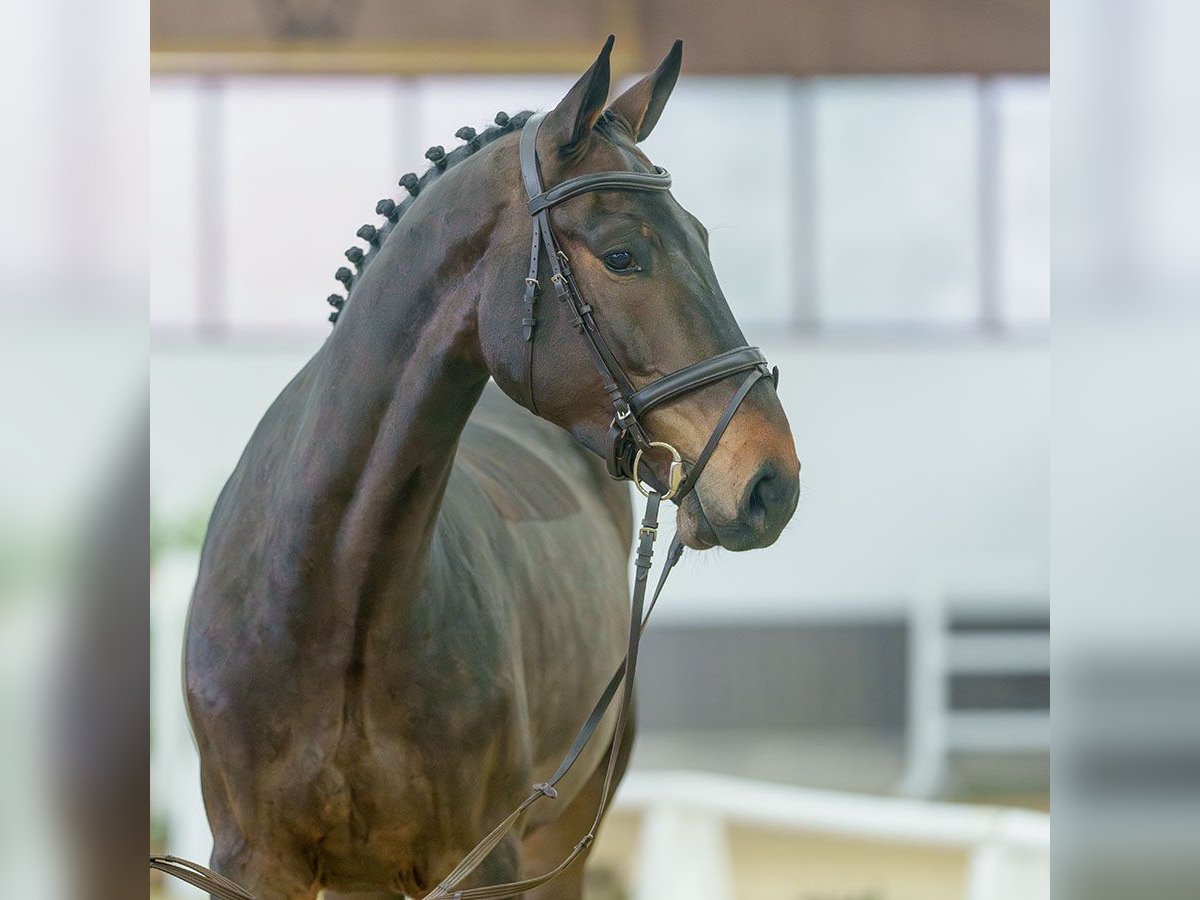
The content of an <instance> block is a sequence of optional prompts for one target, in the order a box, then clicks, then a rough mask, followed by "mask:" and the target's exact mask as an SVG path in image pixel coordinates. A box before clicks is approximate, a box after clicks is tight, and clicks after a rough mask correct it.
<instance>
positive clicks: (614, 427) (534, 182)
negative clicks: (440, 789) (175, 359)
mask: <svg viewBox="0 0 1200 900" xmlns="http://www.w3.org/2000/svg"><path fill="white" fill-rule="evenodd" d="M544 115H545V114H544V113H540V114H538V115H535V116H532V117H530V119H529V121H528V122H527V123H526V125H525V127H524V128H523V129H522V131H521V144H520V152H521V177H522V179H523V180H524V182H525V191H526V193H527V195H528V198H529V213H530V216H531V217H532V218H533V239H532V242H531V246H530V251H529V275H528V277H526V279H525V297H524V317H523V318H522V319H521V326H522V337H523V339H524V385H523V387H524V395H525V405H526V406H527V407H528V408H529V409H530V411H532V412H533V413H535V414H536V413H537V402H536V399H535V397H534V391H533V346H534V336H535V334H536V331H537V324H538V320H537V318H536V315H535V313H536V311H537V300H538V296H539V293H540V291H541V276H542V269H543V268H545V266H543V263H542V259H543V257H544V258H545V259H547V260H548V268H549V270H550V283H551V284H552V285H553V288H554V294H555V296H556V297H557V298H558V300H559V302H561V303H564V304H566V307H565V308H566V309H567V310H568V312H569V314H570V316H571V323H572V325H573V326H574V327H575V329H576V330H577V331H578V332H579V333H580V334H582V335H583V337H584V338H585V339H586V346H587V347H588V350H589V352H590V355H591V357H592V361H593V362H594V363H595V365H596V369H597V371H598V372H599V373H600V378H601V380H602V382H603V384H604V392H605V394H606V395H607V396H608V398H609V400H610V402H611V403H612V405H613V408H614V411H615V413H614V416H613V420H612V423H611V425H610V427H609V432H608V452H607V456H606V462H607V466H608V473H609V475H611V476H612V477H613V478H617V479H629V480H630V481H632V482H633V483H634V486H635V487H636V488H637V489H638V491H639V492H641V494H642V495H643V496H644V497H645V498H646V508H645V512H644V513H643V515H642V523H641V527H640V528H639V529H638V539H637V552H636V555H635V557H634V573H635V574H634V583H633V597H632V604H631V608H630V619H629V637H628V644H627V649H626V653H625V658H624V659H622V660H621V662H620V664H619V665H618V666H617V668H616V671H615V672H613V675H612V677H611V678H610V679H609V681H608V684H607V685H606V686H605V688H604V691H603V692H602V693H601V695H600V697H599V699H598V700H597V701H596V703H595V705H594V706H593V707H592V710H591V712H590V713H589V714H588V717H587V720H586V721H585V722H584V724H583V726H582V727H581V728H580V729H579V732H578V733H577V734H576V736H575V739H574V741H572V743H571V747H570V749H569V750H568V751H567V754H566V756H565V757H564V758H563V760H562V762H561V763H560V764H559V766H558V768H557V769H556V770H555V772H554V774H553V775H551V776H550V778H549V779H548V780H547V781H544V782H540V783H538V784H535V785H533V787H532V788H531V790H530V793H529V794H528V796H526V797H525V799H524V800H523V801H522V802H521V803H520V805H518V806H517V807H516V808H515V809H514V810H513V811H512V812H511V813H509V814H508V816H506V817H505V818H504V819H503V820H502V821H501V822H499V823H498V824H497V825H496V826H495V827H494V828H493V829H492V831H491V832H489V833H488V834H487V836H486V837H484V838H483V839H482V840H481V841H480V842H479V843H478V844H476V845H475V847H474V848H473V849H472V850H471V851H470V852H469V853H468V854H467V855H466V856H464V857H463V859H462V860H461V861H460V862H459V863H458V865H457V866H455V867H454V869H453V870H452V871H451V872H450V873H449V874H448V875H446V877H445V878H443V879H442V880H441V881H440V882H439V883H438V885H437V887H435V888H434V889H433V890H432V891H430V892H429V893H428V894H426V895H425V896H424V898H422V900H501V898H505V897H515V896H517V895H519V894H522V893H524V892H526V891H530V890H533V889H534V888H537V887H540V886H541V885H544V884H546V883H548V882H550V881H552V880H554V879H555V878H557V877H558V876H559V875H561V874H562V873H563V872H565V871H566V870H567V869H568V868H569V867H570V866H571V865H572V864H573V863H574V862H576V860H578V858H579V857H580V856H581V855H582V854H584V853H585V852H586V851H587V849H588V848H589V847H590V846H591V844H592V842H593V841H594V840H595V838H596V833H597V831H598V830H599V828H600V823H601V821H602V819H603V818H604V813H605V811H606V809H607V808H608V802H609V800H610V799H611V794H612V790H613V779H614V777H615V775H616V767H617V759H618V756H619V752H618V748H619V746H620V740H621V735H622V734H623V733H624V730H625V726H626V724H627V722H628V718H629V713H630V710H631V709H632V700H633V686H634V676H635V674H636V669H637V659H638V649H639V646H640V641H641V636H642V632H643V631H644V630H645V628H646V624H647V622H648V621H649V619H650V614H651V612H653V610H654V606H655V604H656V603H657V602H658V598H659V595H660V594H661V593H662V589H663V586H664V585H665V584H666V581H667V576H668V575H670V573H671V570H672V569H674V567H675V565H676V563H678V562H679V559H680V558H681V557H682V556H683V543H682V541H681V540H680V538H679V536H678V535H676V536H675V537H674V538H673V539H672V541H671V545H670V549H669V550H668V551H667V559H666V563H665V564H664V566H663V569H662V571H661V572H660V573H659V576H658V580H657V582H656V584H655V587H654V592H653V593H652V594H651V595H650V601H649V603H648V604H647V602H646V592H647V587H648V584H649V580H650V568H651V564H652V561H653V556H654V542H655V540H656V538H657V537H658V513H659V508H660V505H661V503H662V501H663V500H674V501H675V502H676V503H677V504H678V503H679V502H680V501H681V500H682V499H683V498H684V497H686V496H687V495H688V494H689V493H690V492H691V491H692V490H693V489H694V488H695V486H696V482H697V480H698V479H699V477H700V473H701V472H702V471H703V469H704V467H705V465H707V463H708V461H709V459H710V458H711V457H712V454H713V452H714V451H715V450H716V448H717V444H718V443H719V442H720V440H721V438H722V436H723V435H724V434H725V430H726V429H727V428H728V427H729V423H730V422H731V421H732V420H733V416H734V414H735V413H736V412H737V410H738V408H739V407H740V406H741V404H742V401H743V400H744V399H745V398H746V395H747V394H749V393H750V389H751V388H753V387H754V385H756V384H757V383H758V382H759V381H760V380H761V379H763V378H769V379H771V381H772V382H773V383H775V384H778V381H779V370H778V369H772V368H770V367H769V366H768V364H767V360H766V357H765V356H763V353H762V351H761V350H759V349H758V348H757V347H749V346H743V347H737V348H734V349H732V350H727V351H725V352H723V353H719V354H717V355H716V356H712V357H710V358H708V359H706V360H703V361H701V362H698V363H695V364H693V365H690V366H686V367H684V368H682V369H680V370H678V371H676V372H672V373H671V374H669V375H665V376H663V377H662V378H659V379H657V380H656V381H653V382H651V383H650V384H648V385H645V386H643V387H641V388H636V389H635V388H634V386H633V384H632V382H631V381H630V380H629V378H628V377H627V376H626V374H625V372H624V370H623V369H622V368H621V365H620V363H619V362H618V360H617V358H616V356H615V355H614V354H613V352H612V350H611V349H610V348H609V346H608V344H607V343H606V342H605V340H604V337H603V335H602V334H601V332H600V329H599V328H598V327H597V324H596V319H595V317H594V316H593V314H592V313H593V311H592V307H591V306H590V305H589V304H588V303H587V301H586V300H584V298H583V294H582V292H581V291H580V289H579V285H578V283H577V282H576V281H575V278H574V275H573V273H572V271H571V265H570V260H569V259H568V258H567V256H566V254H565V253H563V251H562V248H561V247H560V246H559V243H558V240H557V239H556V238H555V235H554V229H553V227H552V226H551V224H550V215H549V212H550V210H551V209H552V208H553V207H555V206H557V205H558V204H560V203H564V202H566V201H568V200H571V199H573V198H575V197H579V196H582V195H583V194H587V193H591V192H592V191H668V190H670V187H671V175H670V173H668V172H667V171H666V170H665V169H661V168H658V167H655V169H654V171H653V172H650V173H647V172H600V173H596V174H591V175H580V176H578V177H576V178H571V179H569V180H567V181H564V182H562V183H560V184H558V185H556V186H554V187H553V188H551V189H549V190H545V189H544V188H543V185H542V176H541V169H540V167H539V165H538V158H537V135H538V129H539V128H540V126H541V124H542V121H543V118H544ZM741 374H745V376H746V377H745V378H744V379H743V380H742V382H741V384H740V385H739V386H738V389H737V390H736V391H735V392H734V394H733V397H732V398H731V399H730V400H729V402H728V404H726V407H725V411H724V412H723V413H722V415H721V418H720V419H719V420H718V421H717V425H716V427H715V428H714V429H713V431H712V433H711V435H710V436H709V438H708V441H707V443H706V444H705V445H704V448H703V449H702V450H701V451H700V455H699V456H697V457H696V459H695V461H692V462H688V463H686V464H685V461H684V459H683V456H682V455H681V454H680V452H679V451H678V450H676V449H675V448H674V447H673V446H672V445H670V444H669V443H667V442H665V441H657V440H653V439H652V438H651V436H650V434H649V433H648V432H647V430H646V428H645V427H644V426H643V425H642V423H641V421H640V420H639V416H644V415H645V414H646V413H648V412H649V411H650V410H651V409H654V408H655V407H656V406H660V405H662V404H665V403H670V402H672V401H674V400H677V399H678V398H680V397H682V396H685V395H687V394H690V393H692V392H693V391H696V390H699V389H701V388H703V387H707V386H708V385H710V384H715V383H716V382H718V381H721V380H723V379H725V378H729V377H731V376H733V375H741ZM655 449H661V450H665V451H667V452H668V453H669V454H670V457H671V462H670V464H669V469H668V474H667V480H666V484H665V485H664V484H662V483H660V479H658V478H657V477H656V476H655V475H654V474H653V473H647V475H646V476H644V477H643V476H641V475H640V473H639V468H640V465H641V461H642V457H643V455H644V454H646V453H648V452H651V451H653V450H655ZM618 690H620V698H621V701H620V705H619V706H618V707H617V720H616V724H615V727H614V729H613V736H612V739H611V740H610V742H609V747H608V751H607V767H606V770H605V776H604V788H603V790H602V791H601V794H600V801H599V803H598V804H597V808H596V813H595V816H594V817H593V819H592V824H591V827H590V828H589V829H588V831H587V834H585V835H584V836H583V838H582V839H581V840H580V841H579V842H578V843H577V844H576V845H575V846H574V847H573V848H572V850H571V852H570V853H568V854H567V856H566V857H565V858H564V859H563V860H562V862H560V863H559V864H558V865H557V866H555V867H554V868H553V869H551V870H549V871H547V872H544V873H543V874H541V875H537V876H533V877H531V878H525V879H522V880H520V881H512V882H508V883H505V884H496V885H484V886H480V887H473V888H463V889H460V888H459V887H458V885H459V884H461V883H462V882H463V881H464V880H465V879H466V878H467V877H468V876H470V875H471V873H472V872H474V871H475V869H476V868H478V866H479V865H480V864H481V863H482V862H483V861H484V859H486V858H487V856H488V854H489V853H491V852H492V850H494V849H495V848H496V846H497V845H498V844H499V843H500V842H501V841H502V840H504V838H505V837H506V836H507V835H508V834H509V833H510V832H511V831H513V829H515V828H516V827H517V826H518V825H519V824H520V822H521V820H522V818H523V817H524V815H525V813H526V812H527V811H528V810H529V808H530V807H531V806H533V805H534V804H535V803H537V802H539V801H541V800H546V799H549V800H553V799H555V798H556V797H557V796H558V791H557V789H556V786H557V785H558V784H559V782H561V781H562V779H563V778H565V777H566V775H567V773H568V772H570V771H571V769H572V767H573V766H574V765H575V763H576V761H577V760H578V759H579V757H580V755H581V754H582V753H583V751H584V749H585V748H586V747H587V746H588V744H589V743H590V742H591V739H592V737H593V736H594V734H595V732H596V729H597V728H598V727H599V726H600V723H601V721H602V720H603V719H604V715H605V713H606V712H607V711H608V709H609V707H610V706H611V705H612V702H613V700H614V699H615V698H616V697H617V695H618ZM150 867H151V868H155V869H159V870H161V871H163V872H166V873H167V874H170V875H173V876H175V877H176V878H180V879H182V880H184V881H187V882H188V883H189V884H192V885H194V886H196V887H198V888H201V889H202V890H207V891H209V892H211V893H212V894H213V896H215V897H218V898H221V900H255V898H254V895H253V894H251V893H249V892H248V891H246V890H245V889H244V888H242V887H240V886H239V885H237V884H235V883H234V882H232V881H230V880H229V879H228V878H225V877H224V876H221V875H219V874H217V873H216V872H213V871H211V870H210V869H206V868H205V867H203V866H200V865H197V864H196V863H192V862H188V861H187V860H183V859H179V858H177V857H172V856H157V857H156V856H152V857H151V858H150Z"/></svg>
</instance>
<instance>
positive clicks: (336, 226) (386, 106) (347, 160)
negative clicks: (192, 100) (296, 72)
mask: <svg viewBox="0 0 1200 900" xmlns="http://www.w3.org/2000/svg"><path fill="white" fill-rule="evenodd" d="M226 85H227V86H226V93H225V97H224V104H225V115H224V119H223V123H224V128H223V134H222V147H223V150H224V155H223V162H224V166H225V180H224V184H225V191H224V195H223V198H222V201H221V202H222V203H223V204H224V212H225V223H226V231H225V243H224V251H225V258H226V267H227V268H226V273H227V281H226V294H225V298H226V299H225V302H226V304H227V314H228V318H229V321H230V322H231V323H232V324H233V326H234V327H235V328H253V329H263V328H279V327H284V328H289V329H295V328H303V329H311V330H314V331H317V330H323V329H324V328H327V327H328V326H327V325H326V324H323V323H324V320H325V317H326V315H327V314H328V312H329V307H328V306H326V305H325V302H324V299H325V297H326V296H328V295H329V294H331V293H334V292H335V291H340V289H341V285H340V284H339V283H338V282H336V281H335V280H334V278H333V273H334V272H335V271H336V270H337V268H338V266H340V265H344V264H345V259H344V257H343V256H342V252H343V251H344V250H345V249H346V248H347V247H349V246H350V245H351V244H354V243H356V242H358V239H357V238H355V236H354V232H355V231H357V230H358V227H359V226H360V225H362V224H363V223H365V222H370V223H372V224H378V223H379V222H380V219H379V217H378V216H376V215H375V201H377V200H378V199H379V198H381V197H393V198H394V197H396V196H397V195H398V192H399V190H400V189H399V188H397V187H396V181H397V179H398V178H399V177H400V175H402V174H403V173H404V171H406V170H405V169H403V168H402V166H403V165H404V163H402V162H399V161H398V160H397V154H396V130H397V129H396V118H397V117H396V108H397V104H398V93H399V83H398V82H396V81H395V80H393V79H386V78H338V79H333V78H311V79H310V78H290V79H287V80H283V79H270V78H264V79H238V80H230V81H228V82H226Z"/></svg>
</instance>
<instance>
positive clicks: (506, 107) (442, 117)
mask: <svg viewBox="0 0 1200 900" xmlns="http://www.w3.org/2000/svg"><path fill="white" fill-rule="evenodd" d="M574 83H575V79H574V78H573V77H571V76H567V75H526V76H513V75H502V76H487V77H479V76H462V77H449V76H446V77H429V78H422V79H421V80H420V81H419V82H418V87H417V91H418V98H419V105H418V109H417V114H418V117H419V123H420V124H419V131H418V132H417V143H416V145H415V146H414V147H413V150H414V151H415V152H414V154H413V159H412V161H411V164H410V165H409V167H408V169H405V171H406V172H407V171H409V169H411V170H414V171H416V172H417V173H418V174H420V173H421V172H422V171H423V170H424V167H425V166H426V165H427V163H426V162H425V159H424V153H425V149H426V148H427V147H431V146H432V145H434V144H441V145H442V146H443V147H445V148H446V149H447V150H452V149H454V148H455V147H457V146H459V144H460V143H461V142H460V141H459V140H458V138H456V137H455V136H454V132H456V131H458V129H460V128H461V127H462V126H464V125H470V126H471V127H472V128H474V129H475V130H476V131H483V129H484V128H486V127H487V126H489V125H491V124H492V122H493V119H494V117H495V115H496V113H497V112H500V111H501V110H503V111H504V112H506V113H508V114H509V115H510V116H511V115H515V114H516V113H519V112H522V111H524V110H527V109H531V110H533V111H534V112H539V111H542V110H548V109H553V108H554V107H555V105H556V104H557V103H558V101H559V100H561V99H562V98H563V97H564V96H565V95H566V93H567V91H569V90H570V89H571V85H573V84H574ZM418 163H419V165H418Z"/></svg>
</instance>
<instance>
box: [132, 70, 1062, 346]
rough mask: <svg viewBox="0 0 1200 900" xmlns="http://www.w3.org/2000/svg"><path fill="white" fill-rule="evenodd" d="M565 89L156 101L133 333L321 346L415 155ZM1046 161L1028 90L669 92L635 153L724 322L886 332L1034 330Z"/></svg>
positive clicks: (258, 80) (1043, 262) (1044, 261)
mask: <svg viewBox="0 0 1200 900" xmlns="http://www.w3.org/2000/svg"><path fill="white" fill-rule="evenodd" d="M571 83H572V80H571V78H570V77H568V76H558V75H514V76H498V77H492V76H489V77H483V76H429V77H417V78H400V77H384V76H380V77H357V76H356V77H343V78H335V77H287V78H284V77H275V78H264V77H225V78H216V79H204V80H200V79H190V78H176V77H162V78H156V79H155V80H154V82H153V84H152V91H151V104H152V105H151V110H152V122H151V128H152V132H151V140H152V147H153V158H152V168H151V187H152V221H153V225H154V233H153V237H152V241H153V245H152V250H153V252H152V256H151V285H152V299H151V313H152V323H153V325H154V326H155V327H156V328H158V329H162V330H167V331H183V332H184V333H190V332H198V331H200V330H202V329H203V330H205V331H206V332H209V333H211V332H216V333H232V334H239V333H242V334H249V333H255V334H261V333H270V332H279V333H284V334H289V333H290V334H297V333H305V334H314V335H315V334H321V333H323V329H324V328H325V327H327V326H326V325H325V323H324V318H325V313H326V312H327V309H326V307H325V306H324V304H323V302H322V301H323V299H324V298H325V296H326V295H327V294H330V293H333V292H335V291H340V288H341V286H340V285H339V284H338V283H337V282H336V281H334V279H333V272H334V271H335V269H336V268H337V267H338V266H339V265H341V264H342V263H343V258H342V252H343V251H344V250H345V249H346V248H347V247H349V246H350V245H351V244H352V243H355V242H356V239H355V238H354V232H355V231H356V230H357V229H358V227H359V226H360V225H361V224H363V223H364V222H372V223H374V222H377V221H378V219H377V217H376V216H375V214H374V211H373V210H374V204H375V201H376V200H377V199H379V198H380V197H385V196H390V197H393V198H396V197H399V196H400V195H401V194H402V191H401V190H400V189H399V188H398V187H397V186H396V181H397V179H398V178H399V176H400V175H401V174H403V173H404V172H406V171H410V170H411V171H418V172H420V171H421V170H423V169H424V168H425V163H424V160H423V158H422V157H423V154H424V151H425V149H426V148H427V147H428V146H430V145H432V144H441V145H443V146H445V147H447V148H448V149H449V148H452V147H453V146H456V145H457V143H458V141H457V139H456V138H454V136H453V135H454V132H455V131H456V130H457V129H458V128H460V127H461V126H462V125H470V126H472V127H474V128H476V129H477V130H482V129H483V128H484V127H486V126H487V125H488V124H489V123H490V122H491V120H492V118H493V116H494V115H495V113H496V112H497V111H498V110H504V111H506V112H508V113H510V114H511V113H515V112H518V111H520V110H522V109H525V108H529V109H534V110H538V109H546V108H549V107H551V106H552V105H553V104H554V103H555V102H556V101H557V99H558V98H559V97H560V96H561V95H562V94H563V93H564V92H565V91H566V90H567V89H568V88H569V87H570V85H571ZM629 83H630V79H626V80H625V81H624V83H622V84H621V85H618V86H617V88H615V89H614V95H615V94H616V92H617V90H619V89H620V88H622V87H625V86H627V85H628V84H629ZM1048 144H1049V88H1048V83H1047V79H1045V78H1036V77H1011V78H995V79H987V80H985V81H983V82H980V81H979V80H978V79H974V78H970V77H965V76H953V77H947V76H928V77H904V78H899V77H881V76H880V77H876V76H873V77H837V78H819V79H811V80H796V79H789V78H745V77H693V78H690V79H685V80H684V81H682V82H680V84H679V86H678V88H677V89H676V91H675V94H674V96H673V98H672V101H671V108H670V109H669V110H668V112H667V114H666V115H664V116H663V118H662V121H661V122H660V123H659V124H658V126H657V128H656V129H655V131H654V133H653V135H651V137H650V138H649V139H648V140H647V141H646V143H645V149H646V151H647V153H648V154H649V155H650V156H651V157H652V158H653V159H655V160H656V161H658V162H660V163H661V164H662V165H664V166H666V167H667V168H669V169H670V170H671V172H672V173H673V174H674V175H675V178H676V180H675V189H674V193H675V196H676V197H677V199H678V200H679V202H680V203H681V204H683V205H684V206H685V207H686V208H688V209H689V210H690V211H691V212H693V213H695V215H696V216H697V217H699V218H700V220H701V221H703V222H704V223H705V225H706V226H707V227H708V229H709V232H710V235H711V249H712V256H713V265H714V267H715V269H716V271H717V275H718V277H719V278H720V279H721V284H722V287H723V289H724V291H725V293H726V296H727V299H728V300H729V303H730V306H731V307H732V308H733V310H734V313H735V314H736V315H737V316H738V317H739V319H740V320H741V321H742V322H744V323H745V324H747V325H748V326H750V327H753V326H756V325H768V326H771V327H785V328H787V327H800V328H811V327H817V328H818V329H828V330H830V331H834V332H842V331H855V330H861V329H867V330H870V331H874V332H879V331H884V332H898V333H909V332H913V331H922V330H929V329H935V330H936V329H945V328H951V329H955V330H972V329H976V328H980V327H983V326H984V325H996V324H999V325H1001V326H1007V325H1012V326H1018V327H1027V326H1029V325H1031V324H1033V325H1039V326H1044V325H1045V323H1046V322H1047V320H1048V317H1049V248H1048V240H1049V239H1048V224H1047V221H1048V209H1047V203H1048V180H1049V172H1048V169H1049V162H1048V155H1049V154H1048Z"/></svg>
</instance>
